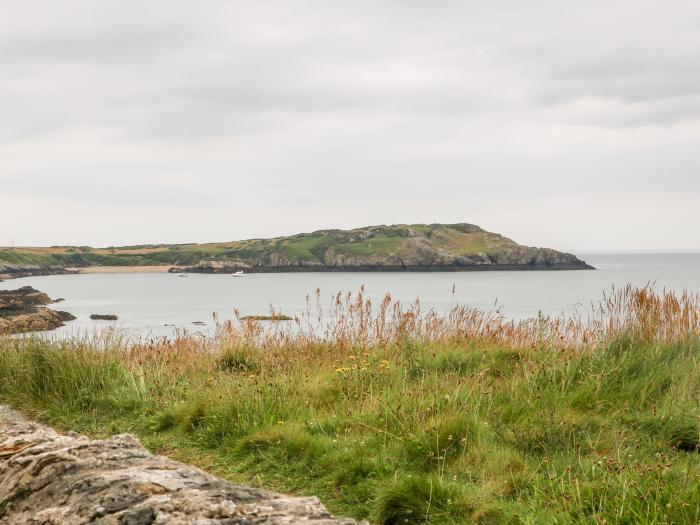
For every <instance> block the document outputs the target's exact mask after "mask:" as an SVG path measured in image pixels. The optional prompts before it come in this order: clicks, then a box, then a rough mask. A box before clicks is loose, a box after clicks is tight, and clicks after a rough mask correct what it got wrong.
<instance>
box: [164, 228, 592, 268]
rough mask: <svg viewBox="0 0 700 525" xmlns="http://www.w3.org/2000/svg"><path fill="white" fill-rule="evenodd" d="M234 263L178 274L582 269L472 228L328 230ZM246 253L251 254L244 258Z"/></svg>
mask: <svg viewBox="0 0 700 525" xmlns="http://www.w3.org/2000/svg"><path fill="white" fill-rule="evenodd" d="M254 245H255V248H256V249H257V251H256V252H255V254H254V255H247V252H246V251H245V250H241V251H240V253H241V254H242V255H244V256H243V257H238V258H236V259H229V260H225V259H223V260H222V259H204V260H201V261H200V262H199V263H198V264H196V265H191V266H185V267H181V268H178V269H177V271H189V272H201V273H230V272H234V271H238V270H244V271H248V272H291V271H306V272H308V271H475V270H583V269H591V266H589V265H588V264H586V263H585V262H584V261H582V260H580V259H578V258H577V257H576V256H574V255H572V254H569V253H562V252H558V251H556V250H551V249H547V248H533V247H528V246H522V245H520V244H517V243H516V242H514V241H512V240H510V239H508V238H506V237H503V236H501V235H498V234H495V233H490V232H487V231H485V230H482V229H481V228H479V227H478V226H474V225H469V224H457V225H439V224H437V225H414V226H410V225H409V226H375V227H368V228H360V229H358V230H349V231H343V230H324V231H319V232H314V233H311V234H301V235H295V236H292V237H285V238H280V239H271V240H268V241H254ZM246 255H247V256H246Z"/></svg>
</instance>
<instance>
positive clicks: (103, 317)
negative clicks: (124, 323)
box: [90, 314, 119, 321]
mask: <svg viewBox="0 0 700 525" xmlns="http://www.w3.org/2000/svg"><path fill="white" fill-rule="evenodd" d="M90 319H92V320H93V321H116V320H118V319H119V317H117V316H116V315H114V314H92V315H90Z"/></svg>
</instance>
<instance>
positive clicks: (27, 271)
mask: <svg viewBox="0 0 700 525" xmlns="http://www.w3.org/2000/svg"><path fill="white" fill-rule="evenodd" d="M74 273H78V272H77V271H76V270H69V269H67V268H64V267H62V266H50V265H49V266H44V265H34V264H24V265H14V264H0V281H3V280H8V279H19V278H20V277H33V276H36V275H66V274H74Z"/></svg>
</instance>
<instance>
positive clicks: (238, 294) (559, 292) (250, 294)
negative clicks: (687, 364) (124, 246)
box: [0, 253, 700, 338]
mask: <svg viewBox="0 0 700 525" xmlns="http://www.w3.org/2000/svg"><path fill="white" fill-rule="evenodd" d="M577 255H578V256H579V257H580V258H582V259H584V260H585V261H586V262H588V263H589V264H591V265H593V266H594V267H595V268H596V270H589V271H583V270H578V271H495V272H427V273H419V272H406V273H398V272H367V273H365V272H347V273H345V272H342V273H340V272H338V273H335V272H332V273H272V274H271V273H264V274H246V275H244V276H243V277H234V276H232V275H204V274H188V276H187V277H181V276H179V275H178V274H171V273H115V274H102V273H96V274H84V275H53V276H44V277H26V278H22V279H16V280H10V281H6V282H0V289H14V288H18V287H20V286H27V285H29V286H33V287H34V288H36V289H38V290H41V291H43V292H46V293H47V294H48V295H49V296H50V297H52V298H53V299H57V298H61V299H64V300H63V301H62V302H60V304H56V305H55V306H54V308H56V309H60V310H65V311H68V312H70V313H72V314H73V315H75V316H76V317H77V319H76V320H75V321H71V322H69V323H67V324H66V326H64V327H62V328H59V329H57V330H54V331H53V332H51V333H50V336H51V337H57V338H62V337H71V336H75V335H85V334H92V333H98V332H100V331H103V330H105V329H109V330H118V331H120V332H123V333H124V334H125V335H128V336H130V337H138V338H158V337H174V336H177V335H181V334H183V333H187V334H190V335H202V336H207V335H211V334H213V333H214V331H215V327H216V319H218V320H219V321H225V320H228V319H235V318H236V311H238V313H239V315H241V316H244V315H267V314H269V313H270V311H271V309H274V311H275V312H279V313H282V314H285V315H288V316H292V317H294V316H299V315H304V313H305V312H306V311H307V308H308V306H309V305H310V306H311V307H312V309H313V310H314V311H316V308H317V301H318V305H319V306H320V307H321V308H322V310H323V311H326V312H327V311H330V309H331V305H332V303H333V298H334V297H335V295H336V294H337V293H342V294H347V293H357V292H358V291H359V290H360V289H361V288H363V289H364V294H365V297H366V298H368V299H371V300H372V301H373V302H374V303H375V304H378V303H379V302H381V300H382V299H383V297H384V296H385V295H386V294H387V293H390V294H391V297H392V299H393V300H398V301H401V302H402V303H404V304H408V303H413V302H415V301H416V300H419V301H420V304H421V308H422V310H423V311H428V310H431V309H432V310H435V311H437V312H440V313H444V312H447V311H449V310H450V309H451V308H453V307H455V306H457V305H468V306H472V307H476V308H479V309H481V310H498V311H499V312H501V313H502V314H503V315H505V316H506V317H509V318H513V319H522V318H528V317H534V316H537V315H539V314H540V313H541V314H543V315H583V316H585V315H587V313H588V312H590V311H591V308H592V305H595V304H597V303H598V302H599V301H600V300H602V299H603V297H604V294H606V293H610V292H611V291H612V290H613V289H619V288H621V287H624V286H626V285H627V284H631V285H634V286H653V287H655V288H656V289H657V290H659V291H660V290H663V289H668V290H674V291H683V290H687V291H690V292H693V293H700V253H580V254H577ZM91 314H114V315H117V316H118V318H119V320H118V321H115V322H106V321H93V320H91V319H90V315H91Z"/></svg>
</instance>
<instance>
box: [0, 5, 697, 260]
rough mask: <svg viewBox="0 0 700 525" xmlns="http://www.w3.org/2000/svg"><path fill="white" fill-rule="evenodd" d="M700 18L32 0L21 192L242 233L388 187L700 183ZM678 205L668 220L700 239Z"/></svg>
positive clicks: (3, 59) (469, 201)
mask: <svg viewBox="0 0 700 525" xmlns="http://www.w3.org/2000/svg"><path fill="white" fill-rule="evenodd" d="M698 22H700V6H698V5H697V3H696V2H691V1H690V0H688V1H680V0H671V1H670V2H668V3H664V5H663V6H660V4H659V3H658V2H650V1H638V0H634V1H633V0H620V1H617V2H609V1H603V0H595V1H591V2H579V3H574V2H561V1H559V0H540V1H536V2H522V1H519V0H517V1H516V0H498V1H495V2H460V1H456V0H455V1H445V2H438V3H435V2H432V3H431V2H424V1H418V0H408V1H407V0H404V1H398V0H395V1H394V0H391V1H390V0H386V1H380V2H376V1H374V2H372V1H369V0H360V1H352V2H351V1H340V2H332V3H331V2H320V1H312V0H305V1H300V2H286V1H281V0H279V1H269V2H243V1H232V2H223V1H217V0H206V1H203V2H197V3H192V2H189V1H177V0H170V1H165V0H162V1H152V2H141V1H136V0H120V1H117V0H100V1H88V0H82V1H81V0H67V1H65V2H60V3H58V2H50V1H48V0H45V1H41V0H26V1H23V2H9V3H5V4H4V5H3V6H2V7H1V8H0V117H1V118H2V121H3V126H2V127H0V161H1V162H2V171H0V187H1V188H2V190H0V191H2V192H4V194H10V193H11V195H12V196H13V197H12V198H13V202H16V203H20V202H21V203H23V204H22V206H24V208H22V209H23V210H24V212H22V211H21V210H19V211H16V212H15V214H17V213H19V214H21V213H27V214H30V215H31V213H30V212H31V210H29V209H28V208H27V207H28V206H30V205H29V204H27V202H29V203H31V202H32V201H36V202H39V201H41V202H42V203H44V204H43V205H42V206H44V208H42V209H48V208H46V206H53V207H54V208H51V209H52V210H53V212H54V213H56V212H58V211H60V210H61V206H62V205H70V206H75V207H79V206H83V205H84V206H87V205H88V204H89V205H95V206H99V207H101V209H105V210H118V209H119V208H120V207H126V208H129V209H132V210H133V209H136V208H139V209H140V208H143V209H154V210H155V209H157V210H158V214H159V215H158V220H157V221H156V220H155V219H154V217H155V212H154V213H153V217H152V220H154V221H155V223H157V224H158V225H159V226H158V228H160V229H158V230H157V231H154V232H151V233H150V234H151V235H155V234H156V233H158V234H160V235H162V237H163V238H166V237H168V239H169V240H173V238H172V236H173V234H172V232H169V231H167V230H166V229H165V228H166V226H167V224H169V222H168V220H166V219H167V218H169V220H170V223H173V224H175V223H178V224H180V223H179V222H178V218H177V214H178V213H180V211H181V210H183V209H190V210H191V209H196V210H197V214H196V219H194V221H195V223H193V224H192V225H190V226H187V227H185V226H183V225H182V224H180V228H181V231H182V232H184V233H189V232H192V231H197V228H199V229H204V228H207V231H209V229H211V231H212V235H213V236H214V237H217V238H220V239H226V238H232V237H236V236H251V235H253V233H252V232H251V233H249V234H247V233H246V232H245V231H244V230H245V227H246V226H245V225H243V226H240V228H241V231H232V230H231V228H233V226H232V225H231V222H236V219H235V218H233V217H235V216H236V214H237V213H240V215H241V216H246V217H260V216H261V215H264V216H266V217H272V218H271V219H270V220H269V222H265V223H263V222H259V221H254V222H255V224H259V225H260V226H259V228H260V229H261V230H265V231H260V229H256V231H255V232H254V234H255V235H260V234H276V233H279V232H278V231H276V230H275V223H279V221H275V220H274V217H275V216H277V215H280V214H281V215H285V214H286V211H284V210H289V209H290V208H291V209H294V210H297V212H298V211H299V210H300V209H304V210H305V214H304V215H302V214H300V213H297V214H296V215H295V217H297V218H298V222H297V223H291V222H286V223H285V227H289V228H292V227H296V228H299V229H305V230H309V229H316V228H317V227H322V226H325V225H326V224H329V225H335V226H343V225H348V226H352V225H355V226H356V225H358V221H357V218H356V216H355V213H354V212H353V210H357V209H364V208H365V207H366V206H368V205H369V206H371V208H372V213H371V214H369V213H368V215H367V217H366V219H367V220H373V221H374V220H378V221H380V222H399V221H410V220H411V216H412V215H413V214H416V215H420V219H421V220H428V218H429V217H430V216H431V215H432V216H433V219H432V220H440V219H441V218H448V219H449V220H466V221H471V222H477V223H478V222H480V221H479V219H480V217H482V218H484V219H485V220H492V217H493V214H496V213H497V212H496V211H491V209H492V208H493V209H496V208H498V207H499V206H500V205H501V203H502V202H511V203H512V202H516V201H517V199H518V198H521V199H522V200H523V203H524V204H523V206H527V203H528V202H534V199H536V198H539V197H540V196H544V197H542V199H541V200H539V201H538V204H537V209H534V208H533V210H532V212H533V214H540V215H541V214H542V213H543V211H542V204H541V203H542V202H548V201H547V198H546V196H548V195H552V198H551V201H552V204H551V213H560V212H561V211H560V208H559V207H557V206H555V205H554V200H555V197H554V196H553V195H554V194H555V193H556V194H557V195H559V197H556V199H557V200H561V199H562V198H563V197H561V195H568V196H570V197H571V199H572V202H574V203H575V204H574V205H575V206H583V204H581V202H580V201H579V200H576V199H575V198H574V196H576V195H577V194H578V193H580V192H581V191H583V190H586V191H590V192H594V193H597V194H598V195H599V196H602V195H610V194H615V195H617V194H621V195H623V194H624V193H625V192H626V191H627V192H629V193H630V194H638V193H639V194H644V195H649V194H653V193H654V192H665V191H672V192H676V193H674V195H676V194H684V196H685V198H686V199H688V200H693V199H695V200H697V201H700V188H699V187H698V182H697V181H698V180H699V179H700V178H698V177H697V176H696V174H697V171H698V168H700V152H699V151H698V148H697V143H698V141H700V69H699V68H697V66H696V62H697V56H698V55H700V33H698V32H697V30H696V28H697V25H698ZM3 197H4V195H3ZM599 201H600V202H605V203H606V204H605V206H610V205H611V204H610V202H611V201H610V200H609V199H608V200H606V199H602V198H600V199H599ZM46 202H48V203H51V204H50V205H49V204H45V203H46ZM640 202H642V201H641V200H640ZM644 202H647V201H644ZM684 202H686V204H683V206H688V204H687V202H688V201H684ZM328 203H332V206H331V207H330V208H329V207H328V206H329V204H328ZM476 204H479V206H476ZM487 204H490V207H489V206H487ZM16 206H20V204H16ZM532 206H535V205H534V204H532ZM601 206H602V204H601ZM667 206H668V210H667V212H666V215H667V217H668V219H667V222H666V223H664V222H663V220H661V222H660V223H659V231H658V232H656V233H651V234H650V235H653V236H656V237H654V239H655V240H650V243H652V244H654V243H656V244H658V245H664V243H668V242H671V240H669V239H667V238H666V233H664V232H668V231H669V230H674V229H675V230H677V231H679V233H678V234H677V235H678V240H677V244H679V245H692V244H693V243H695V242H696V240H697V236H695V237H693V236H692V234H691V233H683V232H681V231H680V230H681V228H680V226H678V225H677V224H676V222H674V221H676V220H677V219H676V218H675V217H676V215H674V212H673V210H674V206H673V203H671V202H669V203H668V205H667ZM6 209H9V208H6ZM233 209H235V210H236V213H233V212H232V211H231V210H233ZM678 209H685V208H682V207H680V208H678ZM314 210H317V211H318V213H316V214H314ZM329 210H330V212H331V213H336V214H337V215H333V216H328V215H327V214H328V212H329ZM334 210H335V211H334ZM382 210H384V211H382ZM418 210H420V213H419V211H418ZM446 210H451V211H449V213H448V212H447V211H446ZM579 211H580V216H583V215H585V210H584V209H583V208H581V209H580V210H579ZM608 212H610V210H607V209H606V210H605V213H608ZM114 213H116V212H114ZM319 213H323V214H324V215H323V216H321V217H319V216H318V214H319ZM504 213H505V212H504ZM610 213H612V212H610ZM640 213H643V210H640ZM382 214H384V215H382ZM460 214H462V215H463V216H461V217H460V216H458V215H460ZM472 214H474V215H475V216H472ZM448 215H449V217H447V216H448ZM602 215H604V213H603V212H601V216H602ZM398 216H401V217H400V218H399V217H398ZM226 218H228V219H226ZM0 219H2V210H0ZM105 220H106V219H105ZM227 220H228V221H229V223H227V222H226V221H227ZM416 220H418V218H417V219H416ZM524 220H525V221H526V222H527V220H526V219H524ZM693 220H695V221H697V220H698V219H693ZM360 222H362V221H360ZM694 224H696V225H697V226H700V224H697V222H696V223H694ZM674 225H676V226H675V227H674ZM248 227H251V228H252V226H248ZM523 227H526V226H523ZM534 227H535V223H533V228H534ZM28 228H29V229H30V230H31V229H32V227H31V226H28ZM83 228H85V227H84V226H83V225H82V224H81V221H80V220H77V219H76V220H75V221H74V222H73V223H72V229H70V231H71V235H74V236H75V242H79V243H89V242H95V241H94V240H93V239H92V238H84V237H81V236H88V237H89V236H93V235H95V234H94V231H93V230H88V229H83ZM124 228H125V230H124V232H121V233H120V238H124V239H126V238H128V237H129V235H132V236H133V237H134V238H133V239H130V242H131V241H133V242H137V241H140V240H144V239H141V238H139V236H140V235H142V231H141V230H140V229H139V228H138V227H136V226H134V225H133V224H132V223H131V222H129V223H128V224H126V223H125V226H124ZM256 228H258V227H257V226H256ZM683 228H685V229H684V230H683V231H686V230H687V225H684V226H683ZM696 231H697V229H696ZM81 232H84V233H81ZM184 233H183V235H184ZM285 233H289V232H285ZM504 233H509V232H507V231H505V232H504ZM52 235H53V234H52ZM601 235H605V232H602V233H601ZM151 240H155V241H157V240H161V239H151ZM180 240H183V241H188V240H197V239H188V238H183V239H180ZM70 241H71V239H66V238H62V239H55V238H52V239H50V240H47V241H46V242H47V243H65V242H70ZM98 241H99V244H104V243H108V244H109V243H110V241H108V240H103V239H98ZM115 242H116V240H115ZM586 242H588V241H586ZM698 242H700V241H698ZM1 243H2V240H1V239H0V244H1ZM538 244H547V238H546V237H544V238H542V239H541V241H540V242H539V243H538ZM593 247H595V246H593Z"/></svg>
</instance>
